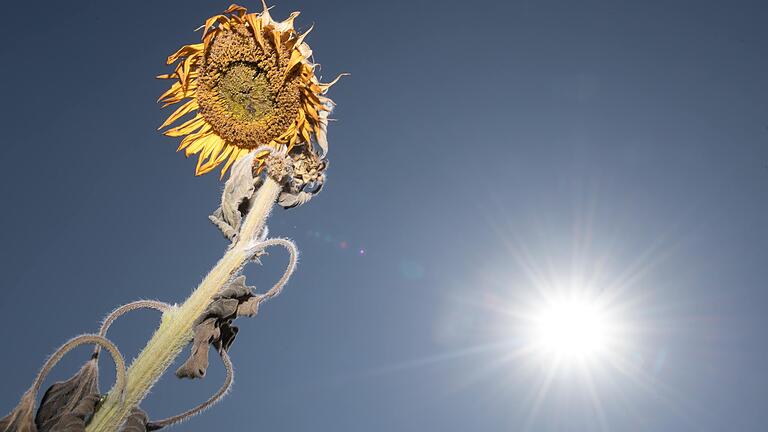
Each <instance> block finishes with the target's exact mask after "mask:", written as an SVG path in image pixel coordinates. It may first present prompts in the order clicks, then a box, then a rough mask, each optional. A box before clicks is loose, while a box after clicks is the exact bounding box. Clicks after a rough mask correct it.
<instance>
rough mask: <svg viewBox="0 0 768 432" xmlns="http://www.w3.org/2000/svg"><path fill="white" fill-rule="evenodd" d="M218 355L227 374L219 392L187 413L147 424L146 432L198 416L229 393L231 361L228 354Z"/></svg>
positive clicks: (231, 371)
mask: <svg viewBox="0 0 768 432" xmlns="http://www.w3.org/2000/svg"><path fill="white" fill-rule="evenodd" d="M219 354H221V361H222V362H223V363H224V368H225V369H226V372H227V376H226V378H224V384H222V386H221V387H220V388H219V391H217V392H216V393H215V394H214V395H213V396H211V398H210V399H208V400H207V401H205V402H203V403H201V404H200V405H198V406H196V407H194V408H192V409H190V410H188V411H185V412H183V413H181V414H179V415H175V416H173V417H168V418H166V419H163V420H157V421H153V422H149V423H147V430H148V431H154V430H158V429H162V428H164V427H166V426H171V425H175V424H177V423H181V422H183V421H184V420H187V419H189V418H191V417H194V416H196V415H197V414H200V413H201V412H203V411H205V410H207V409H208V408H210V407H212V406H213V405H215V404H216V403H217V402H219V401H220V400H221V399H223V398H224V396H226V395H227V393H229V390H230V389H231V388H232V382H233V381H234V377H235V371H234V368H233V367H232V361H231V360H230V359H229V354H227V352H226V351H220V352H219Z"/></svg>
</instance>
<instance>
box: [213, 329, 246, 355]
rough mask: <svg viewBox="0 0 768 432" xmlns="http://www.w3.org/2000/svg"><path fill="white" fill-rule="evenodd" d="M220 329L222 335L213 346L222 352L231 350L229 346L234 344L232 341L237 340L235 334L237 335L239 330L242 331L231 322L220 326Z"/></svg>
mask: <svg viewBox="0 0 768 432" xmlns="http://www.w3.org/2000/svg"><path fill="white" fill-rule="evenodd" d="M219 331H220V336H219V338H218V339H217V340H215V341H214V343H213V346H214V348H216V351H218V352H219V353H221V352H222V351H227V350H229V347H230V346H232V342H234V341H235V336H237V332H238V331H240V329H238V328H237V327H236V326H233V325H231V324H230V323H229V322H226V323H223V324H222V325H221V326H220V327H219Z"/></svg>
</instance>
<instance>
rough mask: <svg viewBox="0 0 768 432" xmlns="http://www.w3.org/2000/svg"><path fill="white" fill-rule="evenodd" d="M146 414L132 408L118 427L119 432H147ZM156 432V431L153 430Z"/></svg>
mask: <svg viewBox="0 0 768 432" xmlns="http://www.w3.org/2000/svg"><path fill="white" fill-rule="evenodd" d="M148 421H149V419H148V418H147V413H145V412H144V411H142V410H141V409H139V408H134V409H133V410H132V411H131V413H130V414H129V415H128V418H126V419H125V423H123V425H122V426H120V432H147V430H148V429H147V422H148ZM155 430H156V429H155Z"/></svg>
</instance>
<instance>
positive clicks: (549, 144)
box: [0, 0, 768, 432]
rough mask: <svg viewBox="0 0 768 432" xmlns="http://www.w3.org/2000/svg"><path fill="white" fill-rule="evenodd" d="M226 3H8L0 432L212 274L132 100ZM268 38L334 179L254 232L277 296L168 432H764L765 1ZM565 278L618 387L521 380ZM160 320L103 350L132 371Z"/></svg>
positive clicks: (440, 20)
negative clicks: (288, 249) (101, 330)
mask: <svg viewBox="0 0 768 432" xmlns="http://www.w3.org/2000/svg"><path fill="white" fill-rule="evenodd" d="M244 5H245V6H248V7H250V8H251V9H258V7H259V4H258V3H257V2H246V3H244ZM227 6H228V3H224V2H215V1H189V0H184V1H181V0H174V1H163V2H126V1H121V2H106V1H102V2H95V1H77V2H71V1H70V2H60V1H56V2H54V1H49V2H45V1H40V2H35V3H34V4H33V5H27V4H24V3H23V2H9V3H6V4H4V5H3V9H4V12H3V16H4V19H3V26H2V27H0V40H2V44H0V58H2V67H0V94H2V103H0V130H1V131H2V143H3V145H2V156H0V160H2V162H3V163H2V166H3V169H2V170H0V188H1V189H0V190H1V191H2V198H3V202H4V205H3V211H2V212H0V227H1V228H0V271H1V274H2V278H1V279H0V283H1V284H2V289H0V338H1V339H2V340H3V341H4V342H3V349H2V353H3V355H2V358H1V359H0V365H1V366H2V371H3V373H2V376H3V385H2V388H3V390H2V392H0V409H1V410H3V411H9V410H10V409H11V408H12V407H13V406H14V405H15V404H16V402H17V401H18V398H19V397H20V395H21V394H22V393H23V391H24V390H25V389H26V387H27V386H28V385H29V383H30V382H31V380H32V378H33V376H34V374H35V372H36V370H37V369H38V368H39V366H40V365H41V364H42V362H43V360H44V358H45V357H46V355H48V354H49V353H50V352H51V350H52V349H53V348H54V347H56V346H58V345H59V344H61V343H62V342H63V341H65V340H66V339H67V338H69V337H71V336H74V335H76V334H78V333H83V332H92V331H94V330H95V329H96V328H97V326H98V323H99V321H100V319H101V318H102V317H103V316H104V315H105V314H106V313H107V312H108V311H109V310H111V309H112V308H114V307H116V306H118V305H119V304H121V303H125V302H128V301H131V300H134V299H139V298H156V299H161V300H165V301H169V302H180V301H182V300H183V299H184V298H185V297H186V296H187V295H188V294H189V292H190V291H191V290H192V289H193V288H194V287H195V286H196V284H197V283H198V282H199V280H200V279H201V278H202V277H203V276H204V275H205V273H206V272H207V270H208V269H209V268H210V267H211V266H212V265H213V264H214V263H215V262H216V261H217V259H218V258H219V257H220V256H221V254H222V253H223V251H224V249H225V247H226V243H225V241H224V239H223V238H222V237H221V235H220V234H219V233H218V232H217V230H216V229H215V228H214V227H213V226H212V225H211V224H210V223H209V221H208V220H207V215H208V214H209V213H210V212H211V211H212V210H213V209H214V208H215V207H216V205H217V202H218V200H219V191H220V189H221V183H220V182H219V180H218V178H217V176H216V175H207V176H204V177H201V178H195V177H193V175H192V174H193V170H194V162H193V161H192V160H185V159H184V158H183V157H182V156H181V155H179V154H176V153H175V149H176V146H177V142H176V141H175V140H173V139H171V138H166V137H163V136H161V135H159V134H158V133H157V132H156V131H155V129H156V127H157V126H158V125H159V124H160V123H161V122H162V121H163V119H164V118H165V117H166V116H167V115H168V112H167V111H161V110H160V109H159V107H158V106H156V105H155V100H156V98H157V96H158V95H159V94H160V93H162V91H163V90H164V88H165V86H166V83H164V82H160V81H157V80H155V79H154V78H153V77H154V76H155V75H156V74H158V73H164V72H165V71H167V68H166V67H165V66H164V63H163V61H164V59H165V57H166V56H167V55H168V54H170V53H172V52H173V51H175V50H176V49H177V48H178V47H179V46H180V45H183V44H186V43H192V42H194V41H195V38H196V37H197V34H196V33H194V32H193V30H194V29H195V28H197V27H198V26H199V25H200V24H201V23H202V21H203V20H204V19H205V18H206V17H208V16H211V15H213V14H215V13H218V12H220V11H222V10H224V9H225V8H226V7H227ZM293 10H301V11H302V15H301V16H300V17H299V18H298V20H297V23H298V25H299V27H300V28H301V29H306V28H308V27H309V26H310V25H311V24H313V23H314V24H315V29H314V31H313V32H312V33H311V35H310V37H309V42H310V44H311V45H312V48H313V49H314V52H315V56H316V60H317V61H318V62H319V63H321V64H322V66H323V69H322V70H323V75H324V78H326V79H330V78H332V77H333V76H335V75H336V74H337V73H339V72H350V73H351V74H352V76H351V77H348V78H345V79H343V80H342V81H341V82H340V83H339V84H338V85H337V86H335V87H334V88H333V89H332V91H331V93H330V96H331V97H333V98H334V99H335V100H336V102H337V103H338V109H337V110H336V112H335V115H334V116H335V118H337V119H338V121H337V122H335V123H333V124H332V125H331V129H330V133H329V138H330V155H329V157H330V160H331V165H330V171H329V180H328V183H327V187H326V188H325V189H324V191H323V192H322V194H321V195H320V196H319V197H318V198H316V199H315V200H314V201H312V202H311V203H310V204H308V205H306V206H304V207H301V208H298V209H295V210H291V211H282V210H281V211H277V212H276V213H275V214H274V215H273V217H272V219H271V220H270V224H269V225H270V231H271V233H272V234H273V235H278V236H289V237H292V238H293V239H295V240H296V242H297V244H298V245H299V247H300V249H301V251H302V257H301V262H300V266H299V268H298V271H297V273H296V275H295V277H294V278H293V279H292V280H291V282H290V284H289V286H288V287H286V290H285V292H284V293H283V294H282V295H281V296H280V297H279V298H278V299H276V300H275V301H273V302H269V303H268V304H267V305H265V307H264V308H263V309H262V311H261V312H260V314H259V315H258V316H257V317H256V318H255V319H253V320H251V321H246V322H241V323H239V325H240V327H241V333H240V335H239V336H238V340H237V341H236V343H235V346H234V347H233V348H232V350H231V356H232V357H233V360H234V362H235V365H236V368H237V375H236V379H235V386H234V389H233V391H232V393H231V394H230V395H229V396H228V397H227V398H226V399H225V401H224V402H223V403H222V404H220V405H217V406H216V407H214V408H213V409H211V410H210V411H209V412H207V413H206V414H204V415H203V416H201V417H198V418H195V419H193V420H192V421H191V422H189V423H186V424H185V425H182V426H179V427H178V428H177V429H178V430H190V431H205V430H217V429H218V428H219V427H220V425H226V426H227V429H229V430H238V431H241V430H255V431H261V430H269V431H309V430H313V431H318V430H321V431H366V432H375V431H387V432H390V431H438V430H439V431H470V430H472V431H506V430H509V431H601V430H608V431H622V432H624V431H626V432H631V431H670V432H671V431H724V430H728V431H760V430H765V427H766V426H765V425H766V424H768V411H767V410H766V406H767V405H766V404H767V403H768V373H766V370H765V368H766V364H768V339H767V338H766V336H765V329H766V328H768V317H767V316H766V312H765V310H766V306H768V291H766V281H768V252H767V251H768V228H767V227H766V220H768V192H767V191H768V189H767V188H766V186H767V184H768V25H766V23H768V7H767V6H766V5H765V3H764V2H762V1H730V2H724V1H702V0H698V1H634V2H633V1H578V2H577V1H546V0H542V1H531V0H528V1H514V0H512V1H490V0H479V1H474V2H456V1H452V0H451V1H427V0H424V1H419V0H411V1H341V0H336V1H319V0H313V1H309V0H283V1H281V2H279V3H278V4H276V6H275V8H274V9H273V15H274V16H276V17H285V16H287V15H288V13H290V12H291V11H293ZM285 259H286V255H285V254H283V253H282V252H275V253H273V254H271V255H270V256H269V257H267V258H266V259H265V263H264V264H265V265H264V266H263V267H261V268H257V267H253V268H249V269H248V271H247V274H248V275H249V281H250V282H252V283H255V284H257V285H258V286H260V287H265V286H268V285H269V284H270V283H271V281H273V280H274V279H275V277H277V275H278V273H279V272H280V271H281V266H282V265H283V263H284V262H285ZM572 280H583V281H585V282H584V284H586V285H588V289H589V290H592V291H595V292H599V293H604V294H605V293H608V294H606V295H608V296H609V297H610V298H611V301H612V302H613V303H612V305H613V306H612V307H614V308H615V312H616V314H617V315H620V318H621V320H622V322H623V323H624V324H623V325H625V326H627V327H628V328H630V329H631V331H629V332H628V333H627V334H626V335H625V336H623V337H624V339H623V340H622V347H621V350H620V352H619V353H616V357H617V358H619V357H620V359H619V360H616V361H603V362H602V363H599V364H597V365H594V366H592V367H590V368H589V369H588V370H586V371H584V370H573V368H559V369H553V368H551V367H548V366H546V362H544V361H542V360H541V359H537V358H535V357H532V356H529V355H525V354H521V353H520V349H519V348H520V328H519V323H518V321H517V320H516V319H514V317H515V316H516V314H518V313H520V312H521V311H524V310H525V307H526V304H528V303H530V302H531V301H533V300H532V299H534V298H536V296H537V295H538V294H537V293H540V292H541V290H542V289H543V288H542V286H543V285H546V283H544V284H542V281H572ZM156 319H157V317H156V315H154V314H153V313H150V312H137V313H136V314H135V316H132V317H126V318H125V320H124V321H121V322H119V323H118V324H117V325H116V326H115V327H114V331H113V332H112V333H111V336H112V338H113V340H114V341H115V342H116V343H117V344H118V345H120V347H121V348H122V349H123V352H124V354H125V355H126V357H129V358H132V357H133V356H135V355H136V353H138V351H139V350H140V348H141V347H142V346H143V344H144V342H145V341H146V340H147V338H148V337H149V335H150V334H151V331H152V329H153V326H154V325H155V323H156ZM86 357H87V351H86V350H85V349H82V350H80V351H77V352H76V353H73V354H72V355H70V356H69V357H67V358H66V360H65V361H64V362H62V364H61V365H60V367H59V368H58V369H57V370H56V373H55V374H54V377H53V378H57V379H58V378H62V377H66V376H68V375H69V374H71V373H72V372H73V371H74V370H75V368H76V367H77V365H78V364H79V363H80V362H81V361H83V359H85V358H86ZM614 360H615V359H614ZM109 367H110V363H109V362H108V361H104V362H102V368H103V369H105V373H104V376H103V378H102V381H103V382H102V389H103V390H106V389H107V388H108V387H109V386H110V385H111V377H112V375H111V372H109V371H108V369H109ZM221 379H222V368H221V367H220V366H219V365H218V364H216V363H215V362H212V367H211V370H210V373H209V375H208V376H207V377H206V378H205V380H203V381H202V382H190V381H179V380H177V379H176V378H175V377H173V376H172V374H169V376H167V377H165V378H164V379H163V380H161V382H160V383H159V384H158V385H157V386H156V387H155V389H154V390H153V392H152V394H151V395H150V396H149V398H148V399H147V400H146V401H145V403H144V405H143V407H144V408H145V409H146V410H147V411H148V412H149V414H150V416H151V417H152V418H156V419H157V418H161V417H165V416H168V415H171V414H175V413H177V412H179V411H181V410H183V409H186V408H188V407H191V406H192V405H194V404H196V403H197V402H199V401H202V400H204V399H205V398H206V397H207V395H209V394H210V393H212V392H213V391H214V389H216V388H217V387H218V385H219V383H220V381H221ZM217 425H219V426H217Z"/></svg>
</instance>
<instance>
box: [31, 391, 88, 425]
mask: <svg viewBox="0 0 768 432" xmlns="http://www.w3.org/2000/svg"><path fill="white" fill-rule="evenodd" d="M100 402H101V396H100V395H98V394H91V395H88V396H86V397H84V398H83V399H81V400H80V402H79V403H78V404H77V406H76V407H75V408H74V409H73V410H72V411H70V412H67V413H66V414H64V415H61V416H60V417H59V418H58V421H57V422H56V423H55V424H53V426H52V427H51V428H50V429H48V430H49V431H50V432H85V425H86V422H87V421H89V420H90V419H91V417H93V413H94V412H96V407H97V406H98V405H99V403H100ZM41 431H42V429H41Z"/></svg>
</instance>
